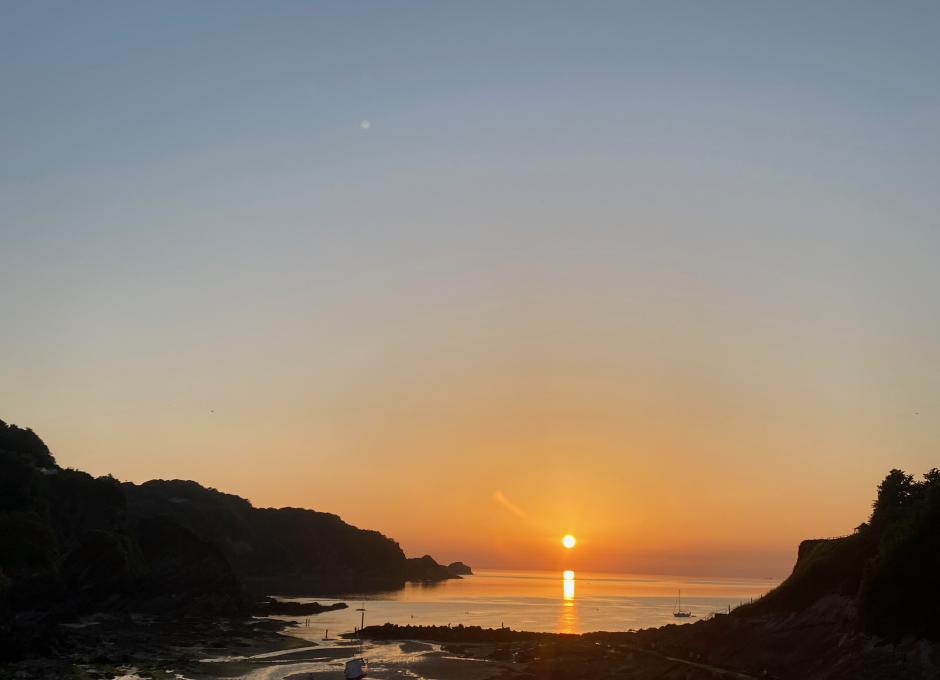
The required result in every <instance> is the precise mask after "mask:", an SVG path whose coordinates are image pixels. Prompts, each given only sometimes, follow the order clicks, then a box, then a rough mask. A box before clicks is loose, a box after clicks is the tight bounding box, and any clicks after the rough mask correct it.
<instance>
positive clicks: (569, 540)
mask: <svg viewBox="0 0 940 680" xmlns="http://www.w3.org/2000/svg"><path fill="white" fill-rule="evenodd" d="M577 543H578V541H577V539H575V537H574V536H572V535H571V534H565V536H564V538H562V539H561V544H562V545H563V546H565V547H566V548H568V550H571V549H572V548H573V547H575V545H577Z"/></svg>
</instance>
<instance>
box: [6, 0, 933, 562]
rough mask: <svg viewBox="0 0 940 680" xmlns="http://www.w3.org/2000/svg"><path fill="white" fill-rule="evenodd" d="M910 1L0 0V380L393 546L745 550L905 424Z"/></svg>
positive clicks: (924, 406)
mask: <svg viewBox="0 0 940 680" xmlns="http://www.w3.org/2000/svg"><path fill="white" fill-rule="evenodd" d="M938 30H940V6H938V5H937V4H936V3H931V2H897V3H867V2H827V3H817V2H786V3H753V2H743V1H742V2H709V3H701V2H679V1H675V2H674V1H670V2H655V3H654V2H650V3H628V2H610V3H607V2H588V3H541V2H540V3H535V2H474V3H448V2H444V3H442V2H404V1H403V2H348V1H344V2H266V3H240V2H213V1H206V2H200V3H182V2H160V3H143V2H114V3H105V2H85V3H71V2H5V3H3V4H2V5H0V93H2V94H0V97H2V110H0V318H2V319H3V324H2V332H0V381H2V384H3V390H0V418H2V419H3V420H5V421H7V422H13V423H17V424H20V425H22V426H29V427H32V428H33V429H35V430H36V431H37V432H38V433H39V434H40V435H41V436H42V437H43V438H44V439H45V441H46V442H47V443H48V444H49V446H50V448H52V450H53V452H54V453H55V455H56V456H57V459H58V461H59V463H60V464H61V465H63V466H69V467H75V468H79V469H83V470H87V471H89V472H91V473H92V474H96V475H101V474H107V473H112V474H114V475H115V476H116V477H118V478H120V479H123V480H130V481H135V482H142V481H145V480H147V479H151V478H184V479H194V480H197V481H199V482H201V483H203V484H206V485H209V486H213V487H216V488H219V489H221V490H225V491H228V492H231V493H236V494H239V495H241V496H244V497H246V498H248V499H250V500H251V501H252V502H254V503H255V504H256V505H259V506H277V507H280V506H296V507H308V508H315V509H318V510H324V511H329V512H334V513H337V514H339V515H340V516H342V517H343V518H344V519H345V520H347V521H349V522H351V523H353V524H355V525H357V526H361V527H366V528H372V529H377V530H380V531H382V532H383V533H385V534H387V535H389V536H391V537H393V538H395V539H396V540H398V541H399V542H400V543H401V545H402V547H403V548H404V550H405V551H406V552H407V553H408V554H409V555H422V554H424V553H431V554H432V555H434V556H435V557H436V558H438V559H439V560H442V561H450V560H456V559H461V560H464V561H465V562H467V563H469V564H471V565H473V566H480V567H506V568H550V569H554V568H558V567H559V566H562V565H563V566H564V567H565V568H570V567H575V568H578V569H583V570H585V569H586V570H594V571H626V572H646V573H668V574H684V575H698V574H711V575H738V574H740V575H751V576H782V575H785V574H786V573H787V572H788V571H789V569H790V567H791V565H792V563H793V560H794V559H795V554H796V547H797V544H798V542H799V541H800V540H802V539H804V538H810V537H823V536H835V535H842V534H845V533H847V532H850V531H851V530H852V529H853V528H854V527H855V526H857V525H858V524H859V523H861V522H862V521H863V520H864V519H866V518H867V515H868V512H869V509H870V504H871V501H872V499H873V496H874V492H875V486H876V484H877V483H878V481H879V480H880V479H881V478H882V477H883V476H884V475H885V473H887V471H888V470H889V469H891V468H892V467H900V468H903V469H905V470H907V471H909V472H912V473H916V474H919V473H921V472H924V471H925V470H927V469H928V468H930V467H933V466H935V465H937V464H938V463H940V455H938V447H937V442H938V436H940V420H938V417H937V415H938V412H940V305H938V303H937V291H940V225H938V217H937V216H938V215H940V191H938V180H940V41H938V40H937V39H936V36H937V34H938ZM569 532H570V533H573V534H574V535H576V536H577V537H578V546H577V547H576V548H575V549H574V550H572V551H570V552H569V553H564V554H563V551H562V549H561V548H560V544H559V540H560V537H561V536H562V535H563V534H565V533H569Z"/></svg>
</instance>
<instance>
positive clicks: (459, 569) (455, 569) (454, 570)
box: [447, 562, 473, 576]
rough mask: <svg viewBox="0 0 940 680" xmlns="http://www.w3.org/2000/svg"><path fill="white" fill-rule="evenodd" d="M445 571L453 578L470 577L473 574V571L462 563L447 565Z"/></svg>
mask: <svg viewBox="0 0 940 680" xmlns="http://www.w3.org/2000/svg"><path fill="white" fill-rule="evenodd" d="M447 571H449V572H450V573H451V574H453V575H454V576H471V575H472V574H473V570H472V569H470V567H468V566H467V565H466V564H464V563H463V562H451V563H450V564H448V565H447Z"/></svg>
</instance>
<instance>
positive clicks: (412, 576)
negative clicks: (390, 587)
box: [405, 555, 460, 582]
mask: <svg viewBox="0 0 940 680" xmlns="http://www.w3.org/2000/svg"><path fill="white" fill-rule="evenodd" d="M450 578H460V576H458V575H457V574H454V573H452V572H451V571H450V569H448V568H447V567H445V566H444V565H443V564H438V563H437V562H435V561H434V558H433V557H431V556H430V555H425V556H424V557H412V558H409V559H408V561H407V563H406V565H405V579H406V580H408V581H422V582H428V581H445V580H447V579H450Z"/></svg>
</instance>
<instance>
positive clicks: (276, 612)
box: [254, 597, 348, 616]
mask: <svg viewBox="0 0 940 680" xmlns="http://www.w3.org/2000/svg"><path fill="white" fill-rule="evenodd" d="M347 607H348V605H347V604H346V603H345V602H334V603H333V604H320V603H319V602H292V601H289V600H278V599H276V598H273V597H266V598H264V599H262V600H259V601H258V602H257V603H256V604H255V606H254V614H255V616H272V615H273V616H312V615H314V614H319V613H321V612H329V611H335V610H337V609H346V608H347Z"/></svg>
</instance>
